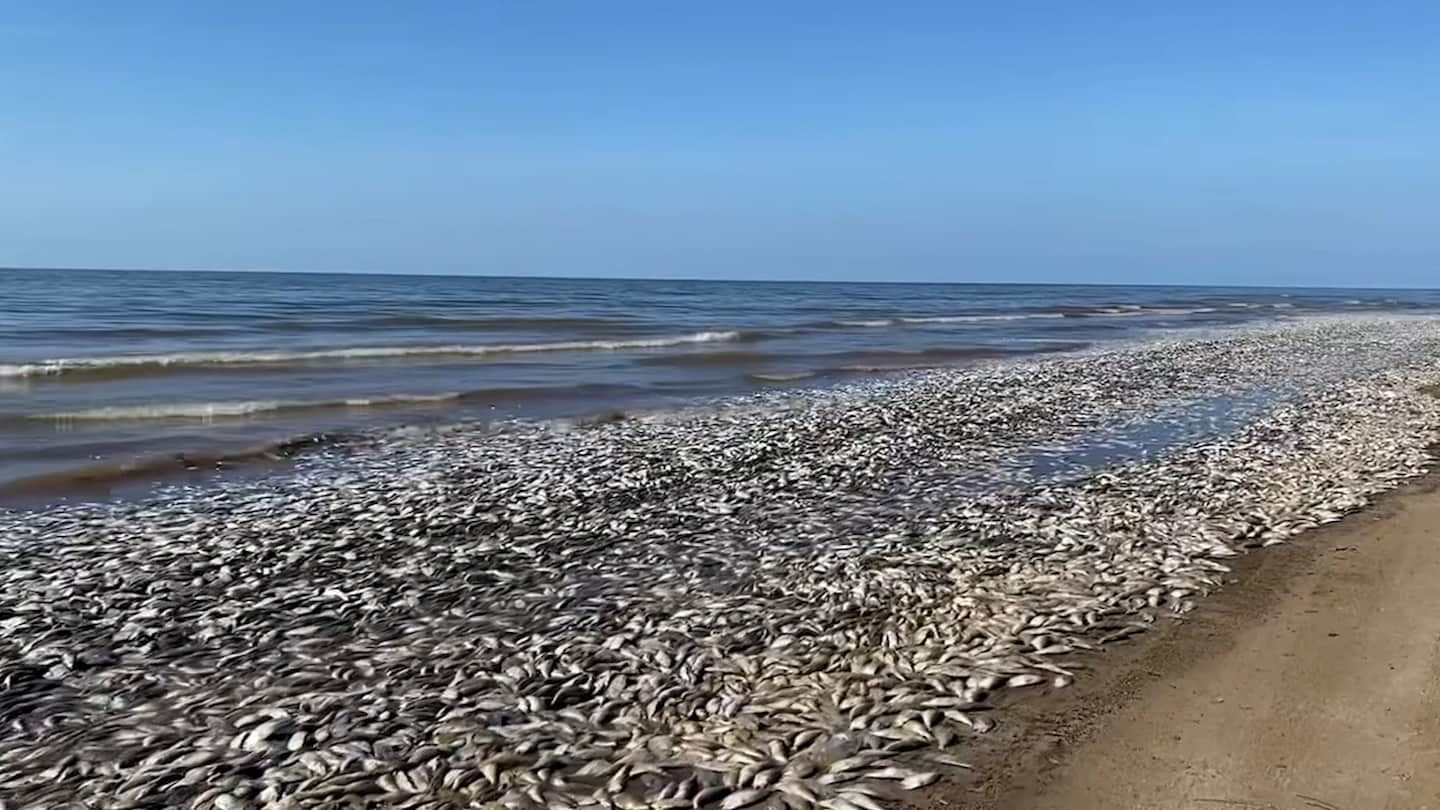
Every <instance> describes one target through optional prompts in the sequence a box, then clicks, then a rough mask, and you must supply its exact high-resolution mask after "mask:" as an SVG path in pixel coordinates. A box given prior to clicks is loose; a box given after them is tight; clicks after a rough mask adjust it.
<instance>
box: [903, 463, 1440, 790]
mask: <svg viewBox="0 0 1440 810" xmlns="http://www.w3.org/2000/svg"><path fill="white" fill-rule="evenodd" d="M1091 663H1092V664H1093V665H1094V667H1095V669H1094V670H1093V671H1091V672H1088V673H1085V675H1084V676H1083V677H1082V679H1081V681H1080V685H1079V686H1078V687H1076V688H1074V689H1072V690H1068V694H1067V693H1066V692H1063V691H1062V692H1059V693H1055V694H1053V695H1050V696H1047V697H1044V698H1040V699H1038V700H1034V701H1031V702H1029V703H1022V704H1019V705H1017V706H1016V707H1015V708H1016V709H1017V710H1019V713H1020V714H1021V715H1022V716H1023V721H1022V722H1021V723H1019V724H1012V726H1016V725H1018V726H1019V727H1020V729H1021V730H1018V731H1014V732H1011V735H1012V736H1009V737H1000V738H998V739H996V740H995V741H994V742H993V743H992V744H991V746H992V747H991V748H990V749H989V750H988V751H985V752H983V753H982V754H981V756H980V757H979V758H978V759H977V760H976V762H977V765H979V766H980V768H979V769H978V772H979V773H986V774H989V776H988V777H986V778H985V779H983V780H982V781H979V782H978V783H976V784H973V785H958V786H956V785H952V786H950V787H948V788H945V789H941V790H939V791H936V792H935V793H934V794H933V795H931V796H930V797H928V799H929V800H928V801H927V802H922V804H928V805H929V806H933V807H961V808H977V809H978V808H983V809H984V810H1102V809H1103V810H1124V809H1125V808H1145V809H1146V810H1181V809H1182V808H1183V809H1184V810H1292V808H1293V809H1294V810H1313V809H1314V808H1321V809H1322V810H1376V809H1378V808H1405V810H1423V809H1425V808H1429V809H1430V810H1440V474H1432V475H1431V476H1429V477H1427V478H1425V479H1422V480H1421V481H1420V482H1418V483H1416V484H1414V485H1412V486H1410V487H1408V488H1406V489H1405V490H1402V491H1399V492H1396V493H1394V494H1392V495H1390V496H1387V497H1385V498H1382V499H1381V502H1380V503H1378V504H1377V505H1376V506H1375V507H1373V508H1371V509H1368V510H1366V511H1364V512H1361V513H1359V514H1357V515H1354V516H1352V517H1350V518H1348V519H1346V520H1345V521H1343V522H1341V523H1339V524H1336V525H1334V526H1331V527H1328V528H1326V529H1323V530H1319V531H1316V532H1312V533H1308V534H1306V535H1302V536H1300V537H1297V538H1295V540H1293V541H1292V542H1291V543H1290V544H1288V545H1284V546H1278V547H1273V548H1270V549H1265V550H1261V551H1258V552H1255V553H1253V554H1251V555H1249V556H1247V557H1245V558H1243V559H1242V560H1240V561H1239V562H1238V564H1237V565H1236V570H1235V572H1234V574H1233V575H1232V576H1231V577H1230V584H1228V585H1227V587H1226V588H1224V589H1223V590H1222V591H1220V592H1219V593H1217V594H1214V595H1212V596H1211V597H1210V598H1208V599H1207V600H1205V601H1204V602H1203V603H1202V604H1201V606H1200V608H1199V609H1198V610H1197V611H1195V612H1194V613H1193V614H1191V615H1190V616H1188V617H1186V619H1185V620H1183V621H1167V622H1165V623H1162V624H1160V625H1159V626H1157V629H1156V630H1155V631H1154V632H1151V633H1148V634H1146V635H1145V636H1143V637H1142V638H1141V639H1140V640H1139V641H1137V642H1135V643H1133V644H1131V645H1129V646H1128V648H1127V647H1117V648H1112V649H1110V650H1108V651H1107V652H1105V653H1102V654H1100V655H1097V656H1095V657H1094V658H1092V659H1091Z"/></svg>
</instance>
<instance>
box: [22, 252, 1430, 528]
mask: <svg viewBox="0 0 1440 810" xmlns="http://www.w3.org/2000/svg"><path fill="white" fill-rule="evenodd" d="M1437 311H1440V291H1399V290H1318V289H1257V288H1220V287H1213V288H1199V287H1105V286H1030V285H988V284H987V285H976V284H846V283H835V284H829V283H790V282H775V283H763V282H709V281H629V280H581V279H520V278H477V277H434V276H373V275H312V274H274V273H168V272H140V271H127V272H113V271H60V270H0V494H6V493H8V494H12V495H22V496H26V497H29V496H32V495H35V494H37V493H44V494H45V495H44V497H54V498H64V497H71V496H76V497H84V496H89V495H90V494H93V493H94V492H96V491H102V492H103V491H106V490H107V489H108V488H110V487H111V486H112V484H117V483H119V482H123V481H128V480H131V479H135V478H141V479H144V478H148V477H159V476H162V475H163V474H165V473H166V472H167V471H170V470H173V469H175V468H185V467H191V468H196V469H204V468H213V467H215V466H216V464H217V463H219V464H222V465H224V464H231V463H235V464H239V463H241V462H243V461H244V460H246V459H247V458H249V457H266V458H268V457H271V456H273V455H276V454H278V453H283V452H285V451H286V450H287V449H289V448H292V447H296V446H303V445H305V444H307V443H310V442H312V441H314V440H317V438H318V439H324V438H325V437H331V436H337V435H338V436H343V435H349V434H355V433H360V432H368V431H373V430H376V429H382V428H387V427H395V426H400V425H423V424H433V423H437V422H448V421H458V420H466V419H484V420H500V419H512V418H545V417H558V416H583V415H588V414H594V413H599V412H604V411H607V410H610V409H622V410H623V409H637V408H651V407H666V406H674V405H678V404H683V403H687V402H693V401H696V400H699V399H704V398H708V397H715V396H721V395H731V394H742V393H746V392H754V391H760V390H767V389H775V388H785V387H816V386H824V385H832V384H835V383H837V382H842V381H848V380H854V379H857V378H861V377H864V376H873V375H884V374H893V373H897V372H900V371H904V370H910V369H919V368H935V367H944V366H964V365H967V364H973V363H975V362H978V361H983V360H987V359H995V358H1005V357H1016V356H1023V355H1036V354H1045V353H1055V352H1067V351H1075V350H1078V349H1081V348H1085V347H1088V346H1092V345H1094V344H1097V343H1103V342H1106V341H1115V340H1119V339H1127V338H1136V337H1141V336H1146V335H1154V334H1163V333H1166V332H1170V331H1173V330H1182V329H1190V328H1195V327H1204V326H1218V325H1227V324H1237V323H1243V322H1247V321H1256V320H1261V319H1276V318H1293V317H1299V316H1304V315H1311V314H1319V313H1341V312H1366V313H1376V312H1400V313H1407V312H1408V313H1422V312H1437ZM3 500H4V499H3V498H0V503H3Z"/></svg>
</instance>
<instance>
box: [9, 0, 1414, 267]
mask: <svg viewBox="0 0 1440 810" xmlns="http://www.w3.org/2000/svg"><path fill="white" fill-rule="evenodd" d="M4 265H10V266H17V265H18V266H89V267H96V266H98V267H115V266H123V267H163V268H273V269H286V270H327V271H367V272H369V271H374V272H429V273H485V274H504V275H530V274H544V275H623V276H666V277H687V276H695V277H730V278H817V279H826V278H834V279H885V280H931V281H934V280H956V281H1031V280H1034V281H1090V282H1144V281H1151V282H1177V283H1178V282H1189V283H1257V284H1261V283H1273V284H1317V285H1319V284H1339V285H1362V286H1385V285H1391V286H1440V3H1435V2H1433V0H1430V1H1429V2H1380V3H1372V4H1362V3H1355V2H1323V1H1305V2H1302V1H1301V0H1296V1H1294V2H1284V1H1281V0H1271V2H1245V3H1231V2H1215V1H1207V2H1184V3H1179V2H1173V3H1172V2H1160V1H1157V0H1147V1H1146V2H1132V3H1119V2H1109V3H1107V2H1094V3H1077V2H1068V1H1067V2H1024V1H1023V0H1017V2H1008V3H1006V2H985V3H979V2H974V3H967V2H953V1H952V2H935V3H927V2H912V3H895V4H888V3H873V2H867V3H850V2H844V0H831V2H814V3H808V2H756V3H749V2H743V1H742V2H733V3H732V2H726V3H691V2H675V1H674V0H667V1H666V2H653V3H636V2H625V0H610V1H607V2H591V0H576V1H575V2H568V3H559V2H545V0H515V1H514V2H484V1H483V0H454V1H453V2H442V1H441V0H431V2H414V3H403V2H377V3H367V2H352V1H347V2H326V1H322V0H311V1H310V2H258V1H252V2H244V3H232V2H220V1H219V0H192V1H191V2H176V3H146V2H143V0H136V2H128V3H117V2H109V1H108V0H106V2H97V3H94V4H86V3H66V2H62V1H61V0H55V1H54V2H15V1H14V0H12V2H7V3H5V5H4V12H3V14H0V266H4Z"/></svg>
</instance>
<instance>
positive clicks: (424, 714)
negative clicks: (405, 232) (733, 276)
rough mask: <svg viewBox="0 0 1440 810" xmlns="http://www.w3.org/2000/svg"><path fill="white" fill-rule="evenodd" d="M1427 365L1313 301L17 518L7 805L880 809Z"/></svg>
mask: <svg viewBox="0 0 1440 810" xmlns="http://www.w3.org/2000/svg"><path fill="white" fill-rule="evenodd" d="M1437 384H1440V320H1437V319H1434V318H1426V317H1389V316H1373V317H1371V316H1343V317H1322V318H1313V319H1299V320H1295V321H1289V322H1285V323H1268V324H1262V325H1247V326H1242V327H1237V328H1231V329H1221V330H1215V331H1210V332H1194V333H1186V334H1184V335H1181V336H1179V337H1174V338H1170V339H1166V340H1160V341H1143V342H1135V343H1133V344H1126V345H1111V346H1107V347H1105V348H1103V349H1098V350H1095V351H1089V352H1083V353H1078V354H1070V355H1062V356H1055V357H1050V358H1044V359H1028V360H1020V361H1007V362H998V363H992V364H987V365H982V366H977V367H972V368H964V369H940V370H930V371H923V372H915V373H912V374H907V375H903V376H898V377H893V378H887V379H883V380H875V381H868V382H862V383H856V384H853V385H846V386H843V387H838V388H833V389H828V390H824V391H814V392H806V391H799V392H780V393H775V394H771V395H762V396H755V397H746V398H734V399H731V400H727V401H724V402H719V403H714V404H711V405H708V406H703V407H700V406H697V407H691V408H682V409H678V410H671V411H666V412H657V413H650V414H643V413H642V414H634V415H630V416H628V417H626V418H618V419H613V420H600V421H589V422H574V421H567V422H536V423H519V424H514V425H510V426H507V427H504V428H503V429H499V430H496V429H494V428H492V427H478V426H477V427H464V426H461V427H452V428H447V429H442V430H433V431H421V432H412V433H408V434H391V435H388V436H387V437H386V438H385V439H384V440H383V441H376V442H374V443H372V444H370V445H367V446H366V447H365V448H364V450H363V452H360V451H357V450H355V449H353V448H352V449H347V450H336V451H334V452H321V453H317V454H315V455H313V456H309V457H306V458H304V459H302V460H301V461H300V463H299V464H298V466H297V468H296V469H295V470H293V471H291V472H289V473H286V474H284V475H281V476H277V477H271V478H266V479H263V480H248V481H241V480H236V481H225V482H221V483H219V484H217V485H215V486H211V487H205V488H174V489H170V490H166V491H162V492H160V493H158V494H156V495H155V496H153V497H151V498H148V499H147V500H145V501H143V502H137V503H111V504H95V505H72V506H58V507H49V508H45V509H40V510H23V511H11V512H8V513H3V514H0V721H3V722H4V723H5V725H6V733H5V735H3V737H0V801H3V802H5V803H6V805H7V806H15V807H48V806H55V807H59V806H71V805H73V804H76V803H79V804H83V805H86V806H95V807H140V806H187V807H197V808H200V807H219V808H243V807H323V806H345V807H349V806H396V807H436V808H439V807H472V806H477V807H478V806H497V807H581V806H598V807H622V808H630V807H635V808H640V807H673V808H682V807H696V808H699V807H710V806H713V807H719V808H724V809H725V810H738V808H742V807H747V806H771V807H782V806H783V807H795V808H810V807H815V806H820V807H826V808H833V809H834V810H850V809H851V808H866V809H867V810H870V809H872V808H875V807H878V806H880V805H882V804H886V803H889V802H891V801H892V800H896V799H903V798H904V797H906V796H914V795H917V793H916V792H917V791H922V790H924V789H925V788H927V787H929V786H931V785H934V784H937V783H940V782H943V781H946V780H953V779H963V778H966V775H967V773H968V769H969V764H968V762H967V750H969V749H971V748H972V747H973V746H974V744H975V742H976V740H977V738H978V737H980V736H982V735H984V734H985V733H986V732H987V731H989V730H991V729H992V728H994V727H995V726H996V725H997V724H1001V723H1005V722H1007V712H1006V710H1005V706H1006V704H1007V703H1009V702H1011V701H1013V700H1016V699H1019V698H1021V697H1022V696H1024V695H1026V694H1033V693H1039V692H1041V691H1044V690H1050V689H1061V688H1064V687H1066V686H1067V685H1069V684H1070V683H1072V682H1073V681H1074V679H1076V678H1084V677H1085V668H1086V666H1087V663H1086V662H1087V657H1088V656H1089V655H1090V652H1091V651H1092V650H1095V649H1098V648H1103V646H1104V645H1106V644H1107V643H1111V642H1115V641H1118V640H1121V639H1124V638H1127V637H1129V636H1131V635H1133V634H1136V633H1139V632H1143V631H1144V630H1145V629H1146V627H1147V626H1149V625H1150V624H1151V623H1152V622H1154V621H1155V620H1156V619H1157V618H1158V617H1161V616H1163V615H1167V614H1172V613H1184V612H1188V611H1190V610H1194V609H1201V610H1203V609H1204V596H1205V595H1206V594H1207V593H1209V592H1211V591H1213V590H1214V589H1216V588H1217V587H1219V585H1220V583H1221V580H1222V577H1223V575H1224V573H1225V572H1226V571H1227V564H1226V561H1227V560H1228V559H1229V558H1232V557H1234V556H1236V555H1238V554H1242V553H1245V552H1247V551H1248V550H1250V549H1254V548H1259V547H1261V546H1264V545H1267V544H1272V543H1278V542H1282V541H1285V540H1287V539H1290V538H1294V539H1293V542H1304V538H1303V536H1302V537H1296V535H1301V534H1302V533H1303V532H1304V531H1305V530H1306V529H1308V528H1311V527H1315V526H1318V525H1320V524H1323V523H1329V522H1333V521H1336V520H1339V519H1340V518H1342V517H1343V516H1344V515H1346V514H1348V513H1350V512H1353V511H1355V510H1357V509H1359V508H1361V507H1363V506H1364V505H1366V504H1367V503H1368V502H1369V501H1370V500H1371V499H1372V498H1373V497H1374V496H1375V495H1376V494H1378V493H1380V492H1383V491H1385V490H1388V489H1391V488H1393V487H1395V486H1397V485H1398V484H1399V483H1401V482H1403V481H1405V480H1407V479H1410V478H1413V477H1415V476H1417V475H1419V474H1421V473H1423V472H1424V471H1426V470H1427V469H1428V468H1429V466H1430V464H1431V463H1432V456H1431V453H1430V448H1431V446H1432V445H1433V444H1434V443H1435V441H1436V440H1437V438H1440V400H1437V399H1436V398H1435V397H1434V396H1432V395H1431V394H1430V393H1429V392H1428V390H1429V389H1430V388H1431V387H1433V386H1435V385H1437Z"/></svg>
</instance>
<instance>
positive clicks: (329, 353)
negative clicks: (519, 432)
mask: <svg viewBox="0 0 1440 810" xmlns="http://www.w3.org/2000/svg"><path fill="white" fill-rule="evenodd" d="M740 337H741V333H740V332H737V331H723V332H695V333H693V334H688V335H673V336H668V337H656V338H639V339H634V340H572V341H564V342H559V343H513V344H481V345H450V346H366V347H356V348H346V349H318V350H314V351H258V352H181V353H177V354H158V355H120V356H115V357H70V358H59V359H54V360H42V361H40V362H37V363H24V364H17V365H0V378H17V377H58V376H63V375H67V374H87V373H89V374H103V373H107V372H108V373H118V374H124V373H126V372H142V371H144V370H146V369H152V368H160V369H164V368H178V369H183V368H207V367H227V366H268V365H288V364H293V363H317V362H324V361H338V362H346V361H353V360H360V361H363V360H394V359H405V358H425V357H430V358H445V357H457V358H458V357H486V356H490V355H497V354H523V353H530V352H565V351H569V352H580V351H617V350H624V349H651V348H663V347H665V346H681V345H685V344H690V343H721V342H727V341H734V340H739V339H740Z"/></svg>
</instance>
